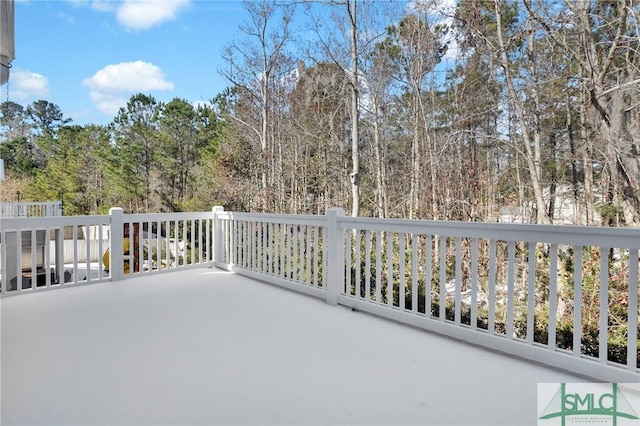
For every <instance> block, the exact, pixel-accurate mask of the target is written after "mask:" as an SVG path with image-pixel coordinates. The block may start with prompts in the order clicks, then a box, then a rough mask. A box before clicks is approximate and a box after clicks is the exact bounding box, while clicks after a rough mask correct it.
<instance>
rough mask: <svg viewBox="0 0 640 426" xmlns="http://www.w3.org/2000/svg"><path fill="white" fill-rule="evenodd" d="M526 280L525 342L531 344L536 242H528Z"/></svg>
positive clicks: (533, 322) (534, 296) (533, 320)
mask: <svg viewBox="0 0 640 426" xmlns="http://www.w3.org/2000/svg"><path fill="white" fill-rule="evenodd" d="M528 246H529V247H528V250H529V255H528V257H529V258H528V259H527V261H528V264H529V272H528V274H527V275H528V281H527V343H529V344H533V340H534V339H533V337H534V332H535V328H534V325H535V316H534V313H535V308H536V307H535V301H536V287H535V286H536V243H535V242H533V241H530V242H529V244H528Z"/></svg>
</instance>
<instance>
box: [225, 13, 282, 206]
mask: <svg viewBox="0 0 640 426" xmlns="http://www.w3.org/2000/svg"><path fill="white" fill-rule="evenodd" d="M243 6H244V9H245V10H246V11H247V12H248V14H249V21H248V22H247V23H246V24H245V25H244V26H242V27H241V29H240V30H241V32H242V33H243V34H244V35H245V36H247V38H246V39H242V40H237V41H233V42H232V43H231V44H229V45H228V46H227V47H226V48H225V50H224V53H223V57H224V59H225V61H226V62H227V65H228V68H227V69H226V70H221V74H222V75H223V76H224V77H225V78H226V79H227V80H229V81H230V82H231V83H232V84H233V85H234V86H236V87H239V88H241V89H242V91H243V92H244V93H246V94H247V95H248V96H249V97H250V98H251V99H252V101H253V102H254V103H255V105H256V108H257V110H258V111H259V119H258V120H253V121H252V120H242V119H241V118H240V117H237V116H234V117H233V118H235V119H236V120H238V121H239V123H240V124H241V125H243V126H246V127H247V128H248V129H249V130H250V132H251V133H252V134H253V135H255V136H256V137H257V139H258V141H259V145H260V152H261V159H260V160H261V178H260V184H261V187H260V189H261V192H262V196H261V209H263V210H266V209H268V206H269V199H268V197H269V191H268V186H269V184H270V179H271V178H270V177H269V173H268V172H269V163H270V156H271V155H272V152H273V151H272V146H271V144H270V141H271V140H272V135H271V134H270V131H272V130H273V125H272V124H273V123H271V114H272V112H273V108H272V96H273V92H274V91H275V89H274V86H276V85H279V84H283V78H284V77H285V75H286V73H288V72H291V71H292V70H293V68H292V65H293V61H292V60H291V59H290V58H289V56H288V54H287V51H286V48H287V44H288V43H289V42H290V41H291V37H292V36H291V33H290V25H291V20H292V17H293V13H294V4H292V3H286V2H278V1H277V0H261V1H245V2H244V3H243Z"/></svg>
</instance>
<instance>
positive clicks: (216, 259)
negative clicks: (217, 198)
mask: <svg viewBox="0 0 640 426" xmlns="http://www.w3.org/2000/svg"><path fill="white" fill-rule="evenodd" d="M211 211H212V212H213V259H212V260H213V265H214V266H219V263H220V262H222V253H224V236H223V234H222V221H221V220H220V219H218V213H222V212H223V211H224V207H222V206H215V207H214V208H213V209H211Z"/></svg>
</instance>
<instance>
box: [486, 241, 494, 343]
mask: <svg viewBox="0 0 640 426" xmlns="http://www.w3.org/2000/svg"><path fill="white" fill-rule="evenodd" d="M488 285H489V318H488V321H489V324H488V331H489V333H491V334H494V333H495V332H496V240H493V239H491V240H489V283H488Z"/></svg>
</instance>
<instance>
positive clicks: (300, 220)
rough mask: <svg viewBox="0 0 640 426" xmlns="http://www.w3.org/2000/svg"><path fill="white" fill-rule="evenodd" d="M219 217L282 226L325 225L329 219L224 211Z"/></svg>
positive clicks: (219, 213)
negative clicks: (279, 224)
mask: <svg viewBox="0 0 640 426" xmlns="http://www.w3.org/2000/svg"><path fill="white" fill-rule="evenodd" d="M217 217H218V218H220V219H226V220H246V221H255V222H269V223H281V224H300V225H324V224H326V221H327V217H326V216H321V215H301V214H272V213H239V212H227V211H222V212H218V213H217Z"/></svg>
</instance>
